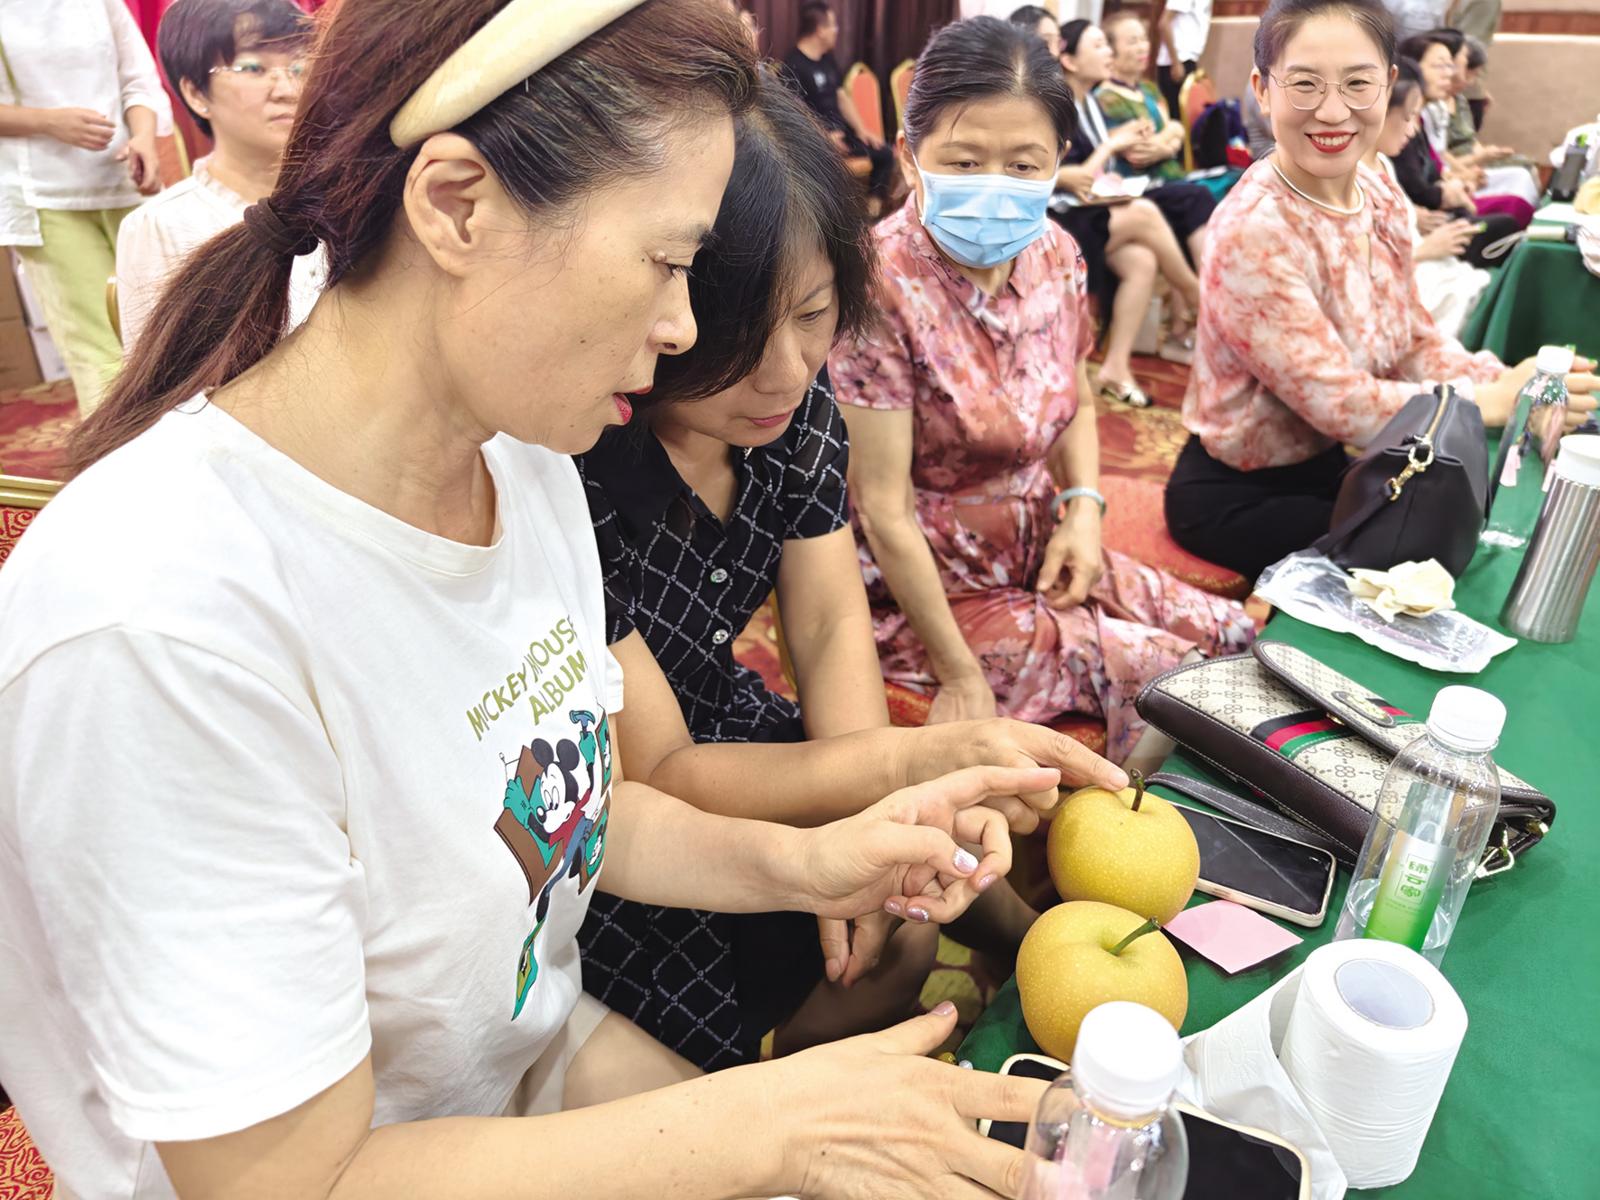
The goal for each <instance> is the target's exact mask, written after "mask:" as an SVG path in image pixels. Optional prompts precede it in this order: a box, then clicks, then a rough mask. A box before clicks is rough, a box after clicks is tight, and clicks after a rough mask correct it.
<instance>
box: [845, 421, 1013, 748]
mask: <svg viewBox="0 0 1600 1200" xmlns="http://www.w3.org/2000/svg"><path fill="white" fill-rule="evenodd" d="M844 414H845V424H846V425H847V426H848V427H849V429H850V446H851V455H850V494H851V495H852V496H853V497H854V500H855V505H856V516H857V518H858V519H859V520H860V522H861V530H862V533H863V534H864V535H865V536H866V539H867V545H868V546H869V547H870V548H871V550H872V556H873V558H874V559H875V560H876V561H877V564H878V569H879V570H880V571H882V572H883V578H884V582H885V583H887V584H888V585H889V590H890V592H892V593H893V594H894V599H895V603H896V604H898V605H899V606H900V610H901V611H902V612H903V613H905V615H906V619H907V620H908V621H910V622H911V628H912V629H913V631H915V633H916V635H917V637H918V638H920V639H921V641H922V645H923V648H924V649H925V650H926V651H927V654H928V662H929V664H930V665H931V666H932V668H933V673H934V675H935V676H936V677H937V678H938V680H939V684H940V688H941V695H942V694H943V692H944V691H945V690H949V691H951V692H952V693H955V695H954V696H953V697H952V699H957V700H959V701H960V707H959V708H958V709H957V711H956V712H955V713H954V714H952V715H954V716H960V717H966V716H989V715H992V714H993V712H994V693H993V692H992V691H990V689H989V684H988V682H987V681H986V680H985V679H984V677H983V668H982V667H981V666H980V665H979V663H978V659H977V656H976V655H974V654H973V653H972V649H971V647H969V646H968V645H967V641H966V638H965V637H964V636H963V635H962V632H961V627H960V626H959V625H957V624H956V619H955V616H954V614H952V613H951V611H950V602H949V600H947V599H946V598H945V594H944V583H943V581H942V580H940V578H939V567H938V564H937V563H936V562H935V561H934V558H933V551H932V550H931V549H930V548H929V547H928V539H927V538H926V537H925V536H923V533H922V528H921V526H920V525H918V524H917V500H916V488H915V486H914V485H913V484H912V482H911V450H912V422H911V410H910V409H899V410H895V411H887V412H886V411H881V410H877V409H868V408H852V407H846V408H845V410H844Z"/></svg>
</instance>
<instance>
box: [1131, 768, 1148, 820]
mask: <svg viewBox="0 0 1600 1200" xmlns="http://www.w3.org/2000/svg"><path fill="white" fill-rule="evenodd" d="M1128 778H1129V779H1131V780H1132V781H1133V811H1134V812H1138V811H1139V805H1140V804H1142V803H1143V802H1144V772H1142V771H1129V772H1128Z"/></svg>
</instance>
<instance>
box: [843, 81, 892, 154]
mask: <svg viewBox="0 0 1600 1200" xmlns="http://www.w3.org/2000/svg"><path fill="white" fill-rule="evenodd" d="M844 91H845V95H847V96H849V97H850V99H851V100H852V101H853V102H854V103H855V106H856V112H858V113H860V114H861V123H862V124H863V125H865V126H866V127H867V132H868V133H873V134H877V136H878V137H880V138H881V137H882V136H883V89H882V88H881V87H880V86H879V85H878V77H877V75H875V74H874V73H873V71H872V68H871V67H869V66H867V64H866V63H856V65H855V66H853V67H851V68H850V69H849V70H848V71H846V72H845V73H844Z"/></svg>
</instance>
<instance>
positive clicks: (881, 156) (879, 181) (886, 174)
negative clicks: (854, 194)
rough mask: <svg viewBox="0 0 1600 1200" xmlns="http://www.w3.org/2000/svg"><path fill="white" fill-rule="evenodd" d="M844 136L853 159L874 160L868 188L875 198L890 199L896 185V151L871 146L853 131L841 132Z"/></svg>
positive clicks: (868, 179) (868, 178)
mask: <svg viewBox="0 0 1600 1200" xmlns="http://www.w3.org/2000/svg"><path fill="white" fill-rule="evenodd" d="M841 132H842V133H843V134H844V140H845V144H846V145H847V146H848V147H849V150H848V152H847V153H848V155H849V157H851V158H870V159H871V160H872V174H871V175H869V176H868V177H867V188H868V190H869V191H871V192H872V194H873V195H874V196H877V197H879V198H881V199H888V196H889V192H890V189H891V187H892V186H893V183H894V172H895V161H894V150H893V149H892V148H891V147H889V146H887V145H885V146H869V145H867V144H866V143H865V142H863V141H862V140H861V139H860V138H858V137H857V136H856V135H855V133H854V132H853V131H852V130H849V129H845V130H841Z"/></svg>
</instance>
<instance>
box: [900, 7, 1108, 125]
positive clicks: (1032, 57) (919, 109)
mask: <svg viewBox="0 0 1600 1200" xmlns="http://www.w3.org/2000/svg"><path fill="white" fill-rule="evenodd" d="M991 96H1022V97H1026V98H1027V99H1029V100H1036V101H1038V102H1039V103H1040V104H1041V105H1043V106H1044V111H1045V113H1046V114H1047V115H1048V116H1049V118H1050V124H1051V125H1052V126H1054V128H1055V133H1056V140H1057V143H1058V144H1057V149H1058V150H1059V149H1060V147H1061V146H1064V145H1066V144H1067V143H1068V142H1069V141H1071V140H1072V139H1073V138H1074V137H1075V136H1076V135H1077V132H1078V105H1077V102H1076V101H1075V100H1074V99H1073V97H1072V89H1071V88H1069V87H1068V86H1067V80H1066V76H1065V75H1063V74H1062V72H1061V64H1060V63H1059V62H1057V61H1056V59H1055V56H1054V55H1052V54H1051V53H1050V50H1049V48H1048V47H1047V46H1046V45H1045V44H1044V41H1043V40H1042V39H1041V38H1039V37H1038V36H1036V35H1035V34H1034V32H1033V30H1031V29H1023V28H1021V27H1019V26H1016V25H1013V24H1011V22H1009V21H1002V20H1000V19H999V18H997V17H972V18H970V19H969V20H966V21H957V22H955V24H953V25H946V26H945V27H944V28H943V29H941V30H939V31H938V32H937V33H935V34H934V35H933V37H932V38H930V39H929V41H928V44H927V46H926V47H925V48H924V49H923V51H922V55H921V57H919V58H918V59H917V68H916V73H915V74H913V75H912V77H911V95H910V96H909V97H907V99H906V141H908V142H910V143H911V148H912V149H913V150H915V149H916V148H917V146H918V145H920V144H921V142H922V139H923V138H925V137H927V136H928V135H929V134H930V133H932V132H933V129H934V126H935V125H937V124H938V123H939V119H940V118H941V117H943V116H944V115H945V113H946V110H948V109H951V108H956V109H959V108H962V107H964V106H965V105H968V104H970V103H972V102H973V101H974V100H987V99H989V98H990V97H991Z"/></svg>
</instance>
